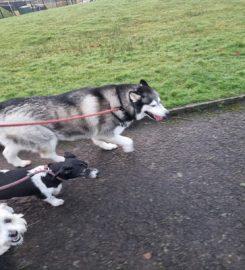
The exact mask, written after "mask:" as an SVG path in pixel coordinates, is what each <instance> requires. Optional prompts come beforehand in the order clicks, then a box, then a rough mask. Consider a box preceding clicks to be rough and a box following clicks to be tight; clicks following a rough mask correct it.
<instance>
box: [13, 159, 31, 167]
mask: <svg viewBox="0 0 245 270" xmlns="http://www.w3.org/2000/svg"><path fill="white" fill-rule="evenodd" d="M30 164H31V161H30V160H20V161H18V162H15V163H14V164H13V165H14V166H15V167H26V166H28V165H30Z"/></svg>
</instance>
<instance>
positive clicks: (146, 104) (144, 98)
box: [129, 80, 169, 121]
mask: <svg viewBox="0 0 245 270" xmlns="http://www.w3.org/2000/svg"><path fill="white" fill-rule="evenodd" d="M129 99H130V101H131V102H133V104H134V108H135V113H136V120H140V119H142V118H143V117H145V116H148V117H150V118H151V119H154V120H156V121H161V120H163V119H164V118H166V117H167V115H168V113H169V112H168V110H167V109H165V108H164V107H163V105H162V104H161V101H160V97H159V95H158V93H157V92H156V91H155V90H154V89H152V88H151V87H150V86H149V85H148V83H147V82H146V81H145V80H141V81H140V83H139V86H138V88H137V89H136V90H135V91H130V92H129Z"/></svg>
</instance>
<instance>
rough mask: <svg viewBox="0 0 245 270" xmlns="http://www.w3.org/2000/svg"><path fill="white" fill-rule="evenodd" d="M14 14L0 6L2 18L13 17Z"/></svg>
mask: <svg viewBox="0 0 245 270" xmlns="http://www.w3.org/2000/svg"><path fill="white" fill-rule="evenodd" d="M11 16H13V14H12V13H11V12H9V11H8V10H6V9H5V8H2V7H0V19H2V18H7V17H11Z"/></svg>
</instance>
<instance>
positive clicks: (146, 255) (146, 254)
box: [143, 252, 152, 260]
mask: <svg viewBox="0 0 245 270" xmlns="http://www.w3.org/2000/svg"><path fill="white" fill-rule="evenodd" d="M143 257H144V259H146V260H150V259H151V258H152V252H146V253H145V254H144V255H143Z"/></svg>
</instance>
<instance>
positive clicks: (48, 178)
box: [0, 153, 99, 206]
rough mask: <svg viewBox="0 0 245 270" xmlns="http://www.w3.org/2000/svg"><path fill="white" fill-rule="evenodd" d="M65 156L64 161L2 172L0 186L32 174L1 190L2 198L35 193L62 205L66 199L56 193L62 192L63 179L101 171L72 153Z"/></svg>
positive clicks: (91, 176)
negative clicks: (58, 196) (60, 197)
mask: <svg viewBox="0 0 245 270" xmlns="http://www.w3.org/2000/svg"><path fill="white" fill-rule="evenodd" d="M64 158H65V161H63V162H57V163H51V164H49V165H42V166H38V167H35V168H34V169H31V170H28V169H27V168H18V169H15V170H11V171H2V172H0V187H1V186H4V185H7V184H10V183H13V182H15V181H17V180H19V179H22V178H23V177H25V176H28V175H30V178H29V179H28V180H26V181H24V182H22V183H20V184H18V185H15V186H13V187H11V188H8V189H5V190H2V191H1V190H0V200H6V199H10V198H13V197H25V196H32V195H35V196H37V197H38V198H40V199H42V200H44V201H45V202H48V203H49V204H51V205H52V206H59V205H62V204H63V203H64V200H62V199H58V198H56V197H55V196H54V195H58V194H59V193H60V191H61V188H62V181H63V180H64V181H65V180H69V179H74V178H77V177H89V178H96V177H97V175H98V172H99V171H98V170H97V169H94V168H89V167H88V164H87V163H86V162H84V161H81V160H79V159H77V158H76V156H75V155H73V154H71V153H65V156H64Z"/></svg>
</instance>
